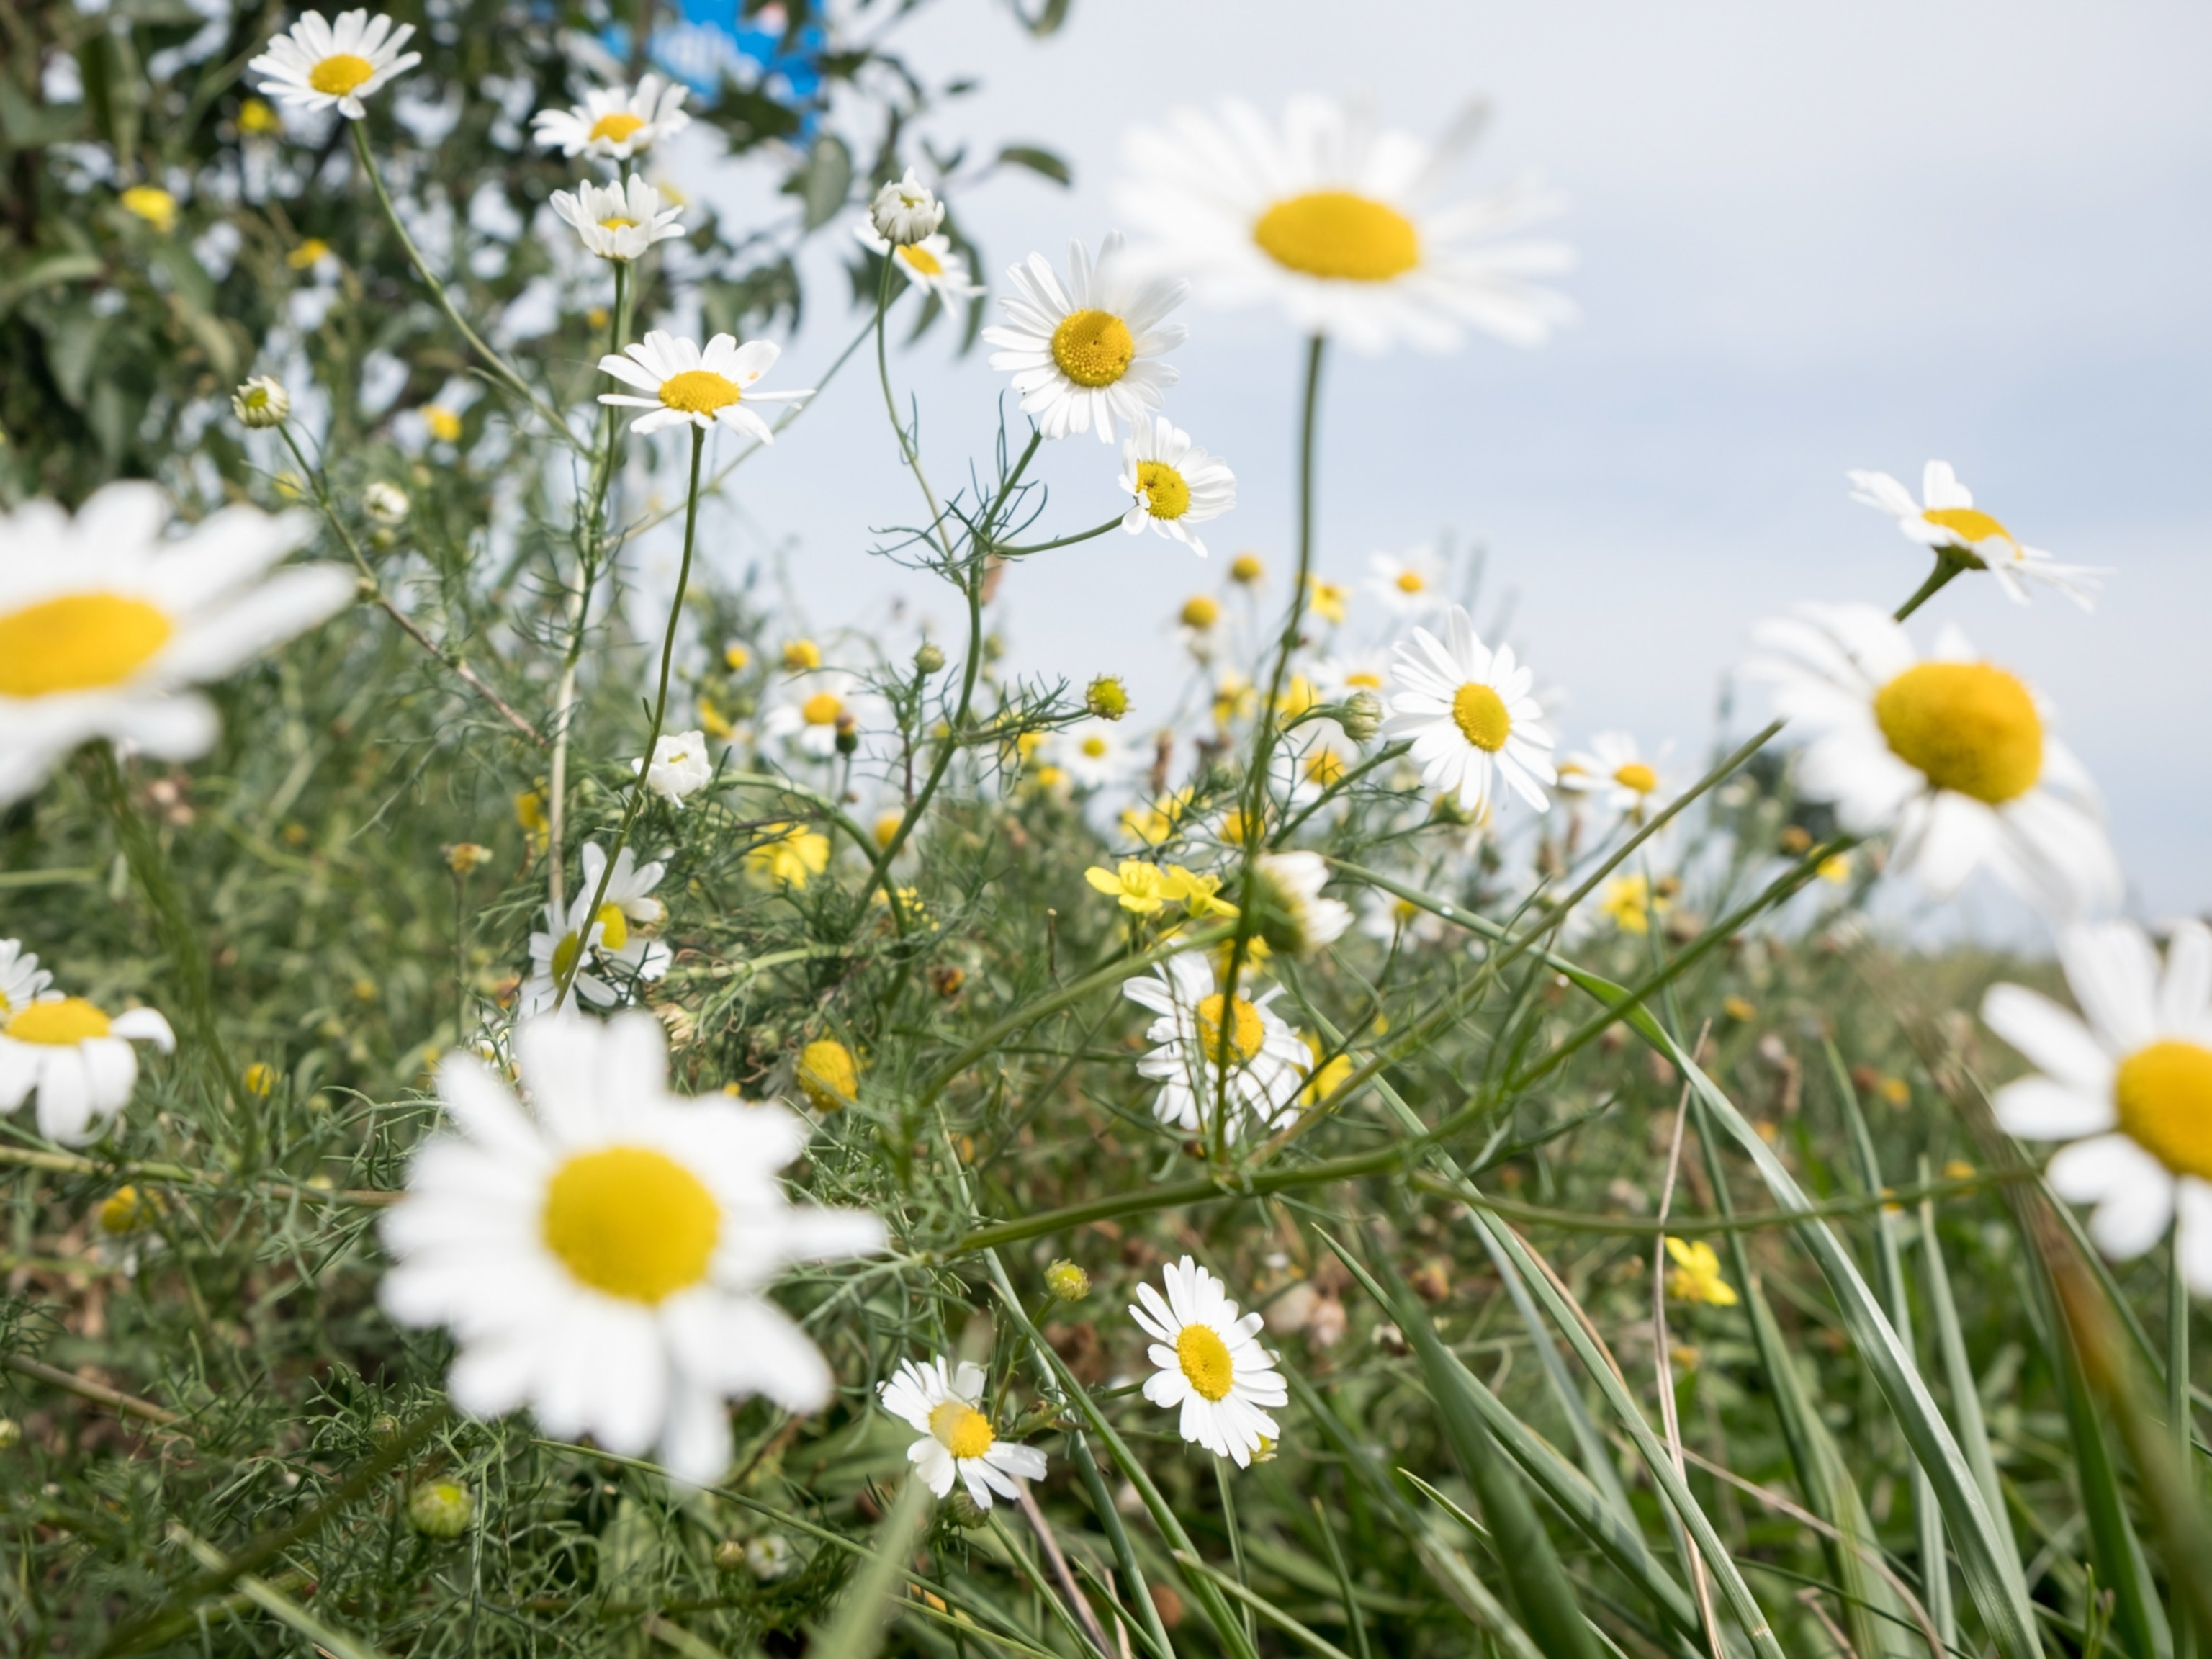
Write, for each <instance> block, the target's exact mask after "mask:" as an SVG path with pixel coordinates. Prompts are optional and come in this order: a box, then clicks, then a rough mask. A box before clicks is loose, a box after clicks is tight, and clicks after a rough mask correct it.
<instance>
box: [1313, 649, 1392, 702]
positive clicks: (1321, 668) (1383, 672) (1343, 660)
mask: <svg viewBox="0 0 2212 1659" xmlns="http://www.w3.org/2000/svg"><path fill="white" fill-rule="evenodd" d="M1313 683H1314V689H1315V690H1317V691H1319V692H1320V693H1321V695H1322V700H1323V701H1324V702H1343V701H1344V700H1345V699H1346V697H1349V696H1351V695H1352V693H1353V692H1355V691H1372V692H1374V693H1375V694H1376V696H1382V695H1383V691H1384V690H1386V689H1387V688H1388V687H1389V684H1390V659H1389V657H1387V656H1386V655H1385V654H1384V653H1382V652H1380V651H1347V652H1344V653H1341V654H1340V655H1333V656H1327V657H1323V658H1322V659H1321V660H1320V661H1318V662H1316V664H1314V665H1313Z"/></svg>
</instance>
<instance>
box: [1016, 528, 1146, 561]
mask: <svg viewBox="0 0 2212 1659" xmlns="http://www.w3.org/2000/svg"><path fill="white" fill-rule="evenodd" d="M1120 528H1121V520H1119V519H1109V520H1106V522H1105V523H1104V524H1102V525H1094V526H1091V528H1090V529H1088V530H1082V531H1078V532H1076V533H1075V534H1074V535H1073V536H1055V537H1054V538H1053V539H1052V540H1050V541H1048V542H1032V543H1031V544H1030V545H1029V546H1027V547H994V548H993V549H992V550H991V551H993V552H994V553H995V554H997V555H998V556H1000V558H1002V559H1018V558H1022V557H1024V556H1027V555H1029V554H1031V553H1049V552H1051V551H1052V550H1053V549H1054V548H1055V547H1073V546H1074V545H1075V544H1076V543H1078V542H1087V541H1092V540H1095V539H1096V538H1098V537H1100V536H1103V535H1104V534H1105V533H1106V532H1108V531H1109V530H1119V529H1120Z"/></svg>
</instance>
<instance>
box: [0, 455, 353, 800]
mask: <svg viewBox="0 0 2212 1659" xmlns="http://www.w3.org/2000/svg"><path fill="white" fill-rule="evenodd" d="M168 525H169V508H168V505H167V501H165V500H164V499H163V497H162V495H161V491H160V490H159V489H156V488H155V486H154V485H152V484H150V483H114V484H109V485H108V486H107V487H106V489H101V490H99V491H97V492H96V493H94V495H93V496H92V497H91V498H90V499H89V500H88V501H86V502H85V504H84V505H83V506H82V507H80V508H78V509H77V513H76V517H75V518H71V517H70V515H69V514H68V513H64V512H63V510H62V509H61V508H60V507H57V506H55V505H54V504H53V503H52V501H29V502H26V503H25V504H24V505H23V506H21V507H17V508H16V509H15V512H14V513H6V514H0V548H4V549H5V550H6V556H4V557H0V803H4V802H6V801H9V800H13V799H15V798H16V797H17V796H20V795H25V794H27V793H30V792H31V791H32V790H33V789H34V788H36V787H38V786H39V784H40V781H42V780H43V779H44V778H45V776H46V774H47V773H48V772H49V771H50V770H52V768H53V767H54V765H55V764H56V763H58V762H59V761H60V760H61V759H62V757H64V756H65V755H67V754H68V753H69V752H70V750H72V749H74V748H76V746H77V745H78V744H81V743H84V742H86V741H88V740H89V739H91V738H115V739H117V740H118V741H121V742H125V743H129V744H134V745H136V746H137V748H138V749H140V750H143V751H144V752H145V753H147V754H149V755H154V756H156V757H160V758H161V759H163V760H190V759H191V758H193V757H196V756H199V755H203V754H205V753H206V752H207V751H208V750H210V748H212V747H214V745H215V740H216V729H217V728H216V713H215V708H214V706H213V705H212V704H210V702H208V701H207V700H206V699H205V698H204V697H201V696H197V695H196V694H194V693H192V692H191V691H189V690H185V688H186V687H188V686H191V685H194V684H202V683H204V682H207V681H211V680H216V679H221V678H223V677H224V676H225V675H227V674H228V673H229V672H230V671H232V670H233V669H234V668H237V667H239V666H240V665H242V664H244V663H246V662H248V661H250V660H251V659H253V658H255V657H258V656H259V655H260V654H261V653H263V652H264V651H267V650H268V649H269V648H270V647H272V646H275V645H276V644H278V643H280V642H281V641H285V640H288V639H289V638H291V637H292V636H293V635H295V634H297V633H299V632H301V630H302V629H307V628H310V627H313V625H314V624H315V623H319V622H321V621H322V620H323V619H324V618H325V617H328V616H330V615H331V613H332V612H334V611H337V610H339V609H341V608H342V607H343V605H345V604H346V602H347V601H348V600H349V599H352V597H353V595H354V587H355V582H354V577H353V575H352V574H351V573H350V572H348V571H345V570H342V569H340V568H337V566H336V565H330V564H314V565H304V566H301V567H300V568H296V569H291V570H283V571H278V572H276V574H267V573H268V572H269V570H270V567H271V566H273V565H274V564H276V562H277V561H278V560H280V559H282V558H283V556H285V555H286V554H288V553H289V552H290V551H291V550H293V549H294V548H295V547H298V546H299V545H300V544H301V543H303V542H305V541H306V540H307V538H308V537H309V536H311V535H313V533H314V532H313V522H312V521H311V520H309V519H308V518H307V515H306V514H304V513H287V514H284V515H282V516H278V517H272V516H270V514H268V513H264V512H262V511H260V510H259V509H258V508H257V507H225V508H223V509H222V511H220V512H217V513H210V514H209V515H208V516H207V517H206V518H204V519H203V520H200V521H199V522H198V523H197V525H194V526H192V527H191V529H190V530H189V531H188V532H186V533H185V535H183V536H180V537H177V538H168V537H167V535H166V533H165V532H167V528H168Z"/></svg>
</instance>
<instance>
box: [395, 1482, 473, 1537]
mask: <svg viewBox="0 0 2212 1659" xmlns="http://www.w3.org/2000/svg"><path fill="white" fill-rule="evenodd" d="M476 1507H477V1505H476V1500H475V1499H474V1498H471V1497H470V1496H469V1489H468V1488H467V1487H466V1486H463V1485H462V1484H461V1483H460V1482H459V1481H458V1480H432V1481H429V1482H428V1483H426V1484H425V1485H422V1486H417V1487H416V1488H415V1490H414V1491H413V1492H410V1493H409V1494H408V1497H407V1522H408V1524H409V1525H410V1526H411V1527H413V1528H415V1530H416V1531H417V1532H419V1533H421V1534H422V1535H423V1536H424V1537H425V1538H459V1536H460V1535H461V1534H463V1533H465V1532H466V1531H467V1530H468V1529H469V1522H470V1520H471V1518H472V1517H473V1516H475V1514H476Z"/></svg>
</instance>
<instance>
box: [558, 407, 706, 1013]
mask: <svg viewBox="0 0 2212 1659" xmlns="http://www.w3.org/2000/svg"><path fill="white" fill-rule="evenodd" d="M706 440H707V433H706V428H703V427H702V426H699V425H698V424H697V423H696V422H694V423H693V425H692V428H691V480H690V485H689V490H690V495H689V498H688V504H687V506H686V507H685V508H684V562H683V563H682V564H681V565H679V566H678V568H677V571H676V596H675V598H674V599H672V600H671V602H670V604H669V606H668V631H667V632H666V633H665V635H662V637H661V641H660V687H659V690H658V691H657V692H656V693H655V694H654V696H653V729H652V730H651V731H649V732H647V733H646V736H645V758H644V760H643V761H642V762H641V763H640V764H639V766H638V769H637V782H636V784H635V787H633V788H632V789H631V790H630V793H629V806H628V808H627V809H625V810H624V811H623V821H622V828H621V829H619V830H617V832H616V834H615V844H614V845H613V846H612V847H611V848H608V849H607V857H606V862H605V864H603V865H601V866H599V888H598V890H597V891H595V892H594V893H593V894H592V902H591V904H590V905H589V907H588V908H586V910H585V912H584V921H583V925H582V927H580V929H579V930H578V933H577V940H576V955H575V958H574V960H573V961H572V962H570V963H569V964H568V974H567V975H566V976H565V977H564V978H562V980H561V981H560V982H559V983H558V984H557V985H556V986H555V987H554V988H553V1012H555V1013H556V1014H557V1013H559V1012H561V1006H562V1003H564V1002H565V1001H566V1000H568V987H570V986H571V985H573V984H574V983H575V981H576V975H577V973H578V971H579V970H580V969H581V968H582V967H583V965H584V950H585V947H586V945H587V944H588V943H589V941H590V939H591V937H592V927H595V926H596V925H597V923H598V919H599V907H600V906H601V905H603V904H605V902H607V884H608V883H610V882H611V881H612V880H613V879H614V876H615V860H617V859H618V858H620V857H621V856H622V852H623V848H625V847H627V846H628V845H629V832H630V831H631V830H632V829H634V828H635V827H636V824H637V816H638V814H639V813H640V812H641V811H643V810H644V808H645V797H646V793H647V791H646V780H647V778H648V777H650V776H652V775H653V751H654V750H657V749H658V748H659V747H660V728H661V726H662V724H663V723H664V722H665V720H667V718H668V673H669V669H670V666H671V665H672V664H673V662H674V661H675V659H676V629H677V628H678V624H680V623H682V622H683V620H684V593H685V592H687V591H688V590H689V589H690V586H691V555H692V552H693V550H694V549H695V548H696V545H697V543H698V534H699V457H700V454H701V453H702V451H703V450H704V449H705V448H706ZM560 920H561V918H559V917H557V916H556V918H555V921H556V922H557V921H560Z"/></svg>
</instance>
